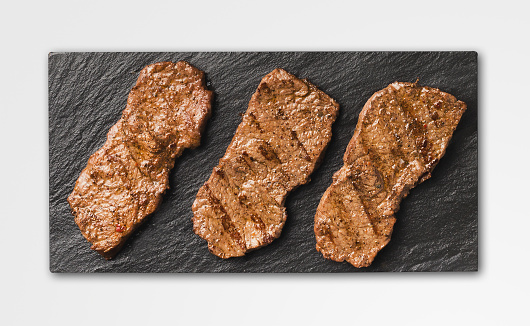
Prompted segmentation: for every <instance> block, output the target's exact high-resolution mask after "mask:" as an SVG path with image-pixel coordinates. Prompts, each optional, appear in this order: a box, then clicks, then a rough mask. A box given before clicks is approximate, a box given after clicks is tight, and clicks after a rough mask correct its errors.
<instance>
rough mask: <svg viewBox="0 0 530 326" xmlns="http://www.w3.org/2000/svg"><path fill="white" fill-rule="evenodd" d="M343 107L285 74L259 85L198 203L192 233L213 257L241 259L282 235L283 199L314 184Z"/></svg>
mask: <svg viewBox="0 0 530 326" xmlns="http://www.w3.org/2000/svg"><path fill="white" fill-rule="evenodd" d="M338 108H339V105H338V104H337V103H336V102H335V101H334V100H333V99H332V98H330V97H329V96H328V95H326V94H325V93H324V92H322V91H320V90H319V89H317V88H316V87H315V86H314V85H313V84H311V83H309V82H308V81H306V80H301V79H298V78H296V77H295V76H293V75H291V74H289V73H287V72H286V71H285V70H282V69H276V70H274V71H272V72H271V73H270V74H268V75H267V76H265V77H264V78H263V79H262V81H261V83H260V84H259V86H258V89H257V91H256V93H254V95H253V96H252V99H251V100H250V103H249V106H248V110H247V112H246V113H245V114H244V116H243V121H242V122H241V124H240V125H239V127H238V128H237V130H236V133H235V135H234V138H233V139H232V142H231V143H230V145H229V146H228V148H227V150H226V153H225V155H224V156H223V157H222V158H221V159H220V160H219V165H217V166H216V167H215V168H214V169H213V173H212V175H211V176H210V178H209V179H208V181H207V182H206V183H205V184H204V185H203V186H202V187H201V188H200V189H199V192H198V194H197V198H196V200H195V202H194V203H193V213H194V216H193V230H194V231H195V233H196V234H198V235H199V236H200V237H201V238H203V239H205V240H206V241H208V248H209V250H210V251H211V252H212V253H213V254H215V255H217V256H219V257H221V258H229V257H236V256H243V255H244V254H245V253H246V252H248V251H250V250H253V249H256V248H259V247H262V246H265V245H267V244H269V243H271V242H272V241H273V240H274V239H275V238H277V237H279V235H280V233H281V230H282V228H283V225H284V223H285V219H286V212H285V207H284V202H285V198H286V197H287V195H288V193H289V192H290V191H291V190H293V189H294V188H295V187H297V186H299V185H301V184H305V183H307V182H309V175H310V174H311V173H312V172H313V170H314V169H315V167H316V166H317V164H318V163H319V161H320V159H321V157H322V155H323V153H324V151H325V149H326V147H327V145H328V142H329V140H330V139H331V125H332V124H333V122H334V121H335V119H336V117H337V112H338Z"/></svg>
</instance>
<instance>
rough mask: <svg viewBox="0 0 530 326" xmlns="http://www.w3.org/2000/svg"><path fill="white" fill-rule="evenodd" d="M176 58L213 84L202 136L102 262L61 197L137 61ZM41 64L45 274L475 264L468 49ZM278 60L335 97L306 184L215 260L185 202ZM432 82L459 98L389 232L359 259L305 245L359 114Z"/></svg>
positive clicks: (54, 56)
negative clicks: (264, 242) (435, 152)
mask: <svg viewBox="0 0 530 326" xmlns="http://www.w3.org/2000/svg"><path fill="white" fill-rule="evenodd" d="M179 60H186V61H188V62H189V63H191V64H192V65H194V66H196V67H197V68H199V69H201V70H203V71H204V72H205V73H206V75H207V80H208V86H209V88H210V89H212V90H213V91H214V92H215V102H214V106H213V115H212V118H211V119H210V120H209V121H208V123H207V127H206V131H205V133H204V135H203V138H202V144H201V146H200V147H199V148H197V149H195V150H187V151H186V152H185V153H184V155H183V156H182V157H180V158H179V159H177V162H176V165H175V168H174V169H173V171H172V173H171V175H170V186H171V189H170V190H168V191H167V193H166V195H165V197H164V200H163V203H162V205H161V206H160V208H159V209H158V211H157V212H155V213H154V214H153V215H152V216H151V217H150V218H149V220H148V221H147V222H146V223H145V224H144V225H143V226H142V227H141V228H140V229H139V230H138V231H137V232H136V233H135V234H134V235H133V236H132V237H131V238H130V239H129V240H128V242H127V244H126V245H125V247H124V248H123V249H122V251H121V252H120V253H119V254H118V255H117V256H116V258H115V259H114V260H112V261H105V260H104V259H103V258H102V257H101V256H100V255H99V254H98V253H96V252H94V251H92V250H90V249H89V247H90V245H89V243H88V242H87V241H86V240H85V239H84V238H83V236H82V235H81V232H80V231H79V229H78V228H77V226H76V224H75V223H74V218H73V216H72V215H71V213H70V209H69V206H68V203H67V201H66V198H67V196H68V195H69V194H70V192H71V191H72V189H73V186H74V183H75V181H76V179H77V177H78V176H79V173H80V172H81V170H82V169H83V168H84V167H85V166H86V163H87V160H88V158H89V156H90V155H91V154H92V153H94V152H95V151H96V150H97V149H98V148H100V147H101V146H102V145H103V143H104V142H105V139H106V134H107V131H108V130H109V128H110V127H111V126H112V125H113V124H114V123H116V121H117V120H118V119H119V118H120V116H121V112H122V110H123V109H124V108H125V105H126V101H127V95H128V93H129V91H130V89H131V87H132V86H133V85H134V83H135V82H136V79H137V77H138V73H139V72H140V70H141V69H142V68H143V67H144V66H146V65H148V64H151V63H155V62H158V61H174V62H176V61H179ZM48 62H49V79H48V88H49V144H50V147H49V159H50V161H49V164H50V166H49V173H50V174H49V178H50V179H49V182H50V184H49V186H50V192H49V196H50V198H49V200H50V206H49V209H50V270H51V271H52V272H374V271H476V270H477V269H478V202H477V201H478V160H477V158H478V156H477V150H478V143H477V141H478V139H477V53H476V52H255V53H241V52H238V53H226V52H202V53H192V52H171V53H51V54H50V55H49V58H48ZM277 67H281V68H284V69H286V70H287V71H289V72H290V73H293V74H295V75H296V76H298V77H299V78H306V79H308V80H309V81H311V82H312V83H314V84H315V85H317V86H318V87H319V88H320V89H322V90H323V91H324V92H326V93H327V94H329V95H330V96H331V97H333V98H334V99H335V100H336V101H337V102H338V103H339V104H340V112H339V117H338V119H337V121H336V122H335V124H334V126H333V138H332V140H331V143H330V146H329V148H328V150H327V152H326V155H325V157H324V160H323V163H322V165H321V166H320V168H318V169H317V170H316V171H315V172H314V173H313V175H312V181H311V182H310V183H309V184H307V185H304V186H301V187H300V188H298V189H297V190H295V191H294V192H293V193H291V195H290V196H289V197H288V198H287V203H286V205H287V213H288V217H287V223H286V224H285V227H284V229H283V232H282V235H281V237H280V238H279V239H277V240H275V241H274V242H273V243H272V244H270V245H269V246H267V247H265V248H262V249H259V250H257V251H254V252H251V253H249V254H248V255H247V256H246V257H242V258H232V259H229V260H222V259H220V258H218V257H216V256H214V255H212V254H210V253H209V252H208V250H207V247H206V242H205V241H204V240H202V239H200V238H199V237H198V236H196V235H195V234H194V233H193V230H192V222H191V217H192V212H191V205H192V203H193V200H194V199H195V195H196V193H197V191H198V189H199V188H200V186H201V185H202V184H203V183H204V182H205V181H206V180H207V179H208V176H209V175H210V173H211V171H212V168H213V167H214V166H215V165H216V164H217V162H218V160H219V158H221V157H222V156H223V154H224V152H225V150H226V147H227V146H228V144H229V143H230V140H231V139H232V136H233V134H234V132H235V130H236V128H237V126H238V124H239V123H240V122H241V117H240V115H239V114H240V113H243V112H245V111H246V109H247V105H248V102H249V100H250V97H251V95H252V94H253V93H254V91H255V90H256V87H257V86H258V84H259V82H260V80H261V78H262V77H263V76H265V75H266V74H267V73H269V72H270V71H272V70H273V69H274V68H277ZM417 78H419V82H420V84H421V85H426V86H431V87H437V88H440V89H441V90H443V91H445V92H448V93H450V94H453V95H454V96H456V97H457V98H458V99H460V100H462V101H464V102H466V103H467V105H468V109H467V111H466V112H465V114H464V115H463V117H462V120H461V122H460V124H459V126H458V128H457V130H456V131H455V133H454V136H453V139H452V141H451V143H450V145H449V147H448V149H447V153H446V155H445V157H444V158H443V159H442V160H441V162H440V163H439V164H438V166H437V167H436V169H435V170H434V172H433V174H432V178H431V179H429V180H427V181H426V182H424V183H423V184H421V185H419V186H418V187H416V188H415V189H413V190H412V191H411V193H410V195H409V196H408V197H407V198H406V199H405V200H404V201H403V202H402V204H401V209H400V210H399V212H398V213H397V215H396V217H397V223H396V225H395V228H394V233H393V235H392V240H391V241H390V243H389V244H388V245H387V247H386V248H384V249H383V250H382V251H381V252H380V253H379V255H378V256H377V257H376V259H375V261H374V262H373V264H372V265H371V266H370V267H368V268H363V269H357V268H354V267H353V266H351V265H349V264H347V263H337V262H333V261H330V260H326V259H324V258H323V257H322V255H321V254H320V253H318V252H317V251H316V250H315V237H314V234H313V218H314V214H315V211H316V207H317V205H318V203H319V201H320V197H321V196H322V194H323V193H324V191H325V190H326V188H327V187H328V186H329V185H330V183H331V177H332V175H333V173H334V172H335V171H336V170H338V169H339V168H340V167H341V166H342V156H343V154H344V150H345V149H346V146H347V144H348V142H349V140H350V138H351V137H352V135H353V132H354V129H355V125H356V123H357V118H358V115H359V112H360V111H361V109H362V107H363V105H364V103H365V102H366V101H367V100H368V98H369V97H370V96H371V95H372V94H373V93H374V92H376V91H378V90H380V89H382V88H384V87H386V86H387V85H388V84H390V83H392V82H394V81H406V82H414V81H416V79H417Z"/></svg>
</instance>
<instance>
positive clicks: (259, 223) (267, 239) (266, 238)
mask: <svg viewBox="0 0 530 326" xmlns="http://www.w3.org/2000/svg"><path fill="white" fill-rule="evenodd" d="M246 156H248V154H246ZM236 160H237V161H238V162H239V163H244V164H245V165H247V167H248V168H249V170H250V171H251V173H252V176H255V174H254V171H253V170H252V168H251V166H250V165H249V164H248V162H247V161H246V160H245V158H244V157H243V156H239V157H238V158H237V159H236ZM214 171H215V173H216V174H218V175H219V176H220V177H222V178H224V179H225V180H226V182H228V183H229V184H230V186H231V187H232V188H233V189H240V188H239V186H238V185H236V182H235V181H234V180H232V179H231V178H230V174H229V173H225V172H224V171H222V170H221V169H218V168H216V169H215V170H214ZM231 193H232V194H233V195H234V197H236V198H237V200H238V202H239V203H240V204H241V206H242V207H245V208H246V209H247V210H248V212H245V214H241V215H239V216H241V217H242V218H243V219H246V220H248V217H250V220H251V221H252V222H253V223H254V224H255V225H256V229H258V230H260V231H262V235H263V237H262V245H266V244H269V243H271V242H272V241H273V240H274V237H272V236H271V235H269V234H268V233H267V232H266V225H265V223H264V222H263V220H262V219H261V218H260V217H259V213H258V212H257V211H256V209H257V208H256V207H254V205H253V202H252V201H251V202H250V203H247V202H245V201H247V199H248V198H247V197H246V196H245V195H243V194H241V193H240V192H239V191H238V192H237V193H236V192H234V191H233V190H232V191H231ZM219 202H220V201H219ZM271 202H274V203H277V202H276V201H275V200H274V199H272V200H271ZM225 212H226V211H225ZM247 213H248V214H247ZM227 215H228V214H227ZM223 227H224V225H223ZM241 241H243V240H241ZM243 248H245V250H246V245H245V246H244V247H243Z"/></svg>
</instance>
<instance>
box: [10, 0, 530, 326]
mask: <svg viewBox="0 0 530 326" xmlns="http://www.w3.org/2000/svg"><path fill="white" fill-rule="evenodd" d="M524 3H525V2H523V1H520V2H517V1H485V2H472V3H467V2H466V1H462V0H460V1H439V2H428V1H424V0H422V1H386V2H385V1H363V2H361V3H355V2H353V1H351V2H350V1H344V2H338V1H309V0H307V1H301V2H297V3H292V4H291V2H289V1H286V0H283V1H274V0H271V1H256V2H251V1H227V2H222V1H217V2H216V1H210V2H207V1H191V0H190V1H188V2H185V3H179V2H177V1H132V0H129V1H119V2H112V1H109V0H106V1H76V0H69V1H11V2H9V3H7V4H6V3H3V4H2V5H1V7H0V8H1V9H0V13H1V18H0V35H1V38H0V42H1V43H0V44H1V51H0V56H1V61H0V62H1V64H2V68H1V70H0V95H1V96H0V108H1V115H0V137H1V138H0V139H1V142H2V143H1V144H2V146H1V152H0V153H1V154H0V155H1V156H0V158H1V159H0V171H1V179H0V180H1V182H0V187H1V188H0V189H1V196H0V200H1V205H0V232H1V235H0V248H1V257H0V264H1V265H0V266H1V268H0V273H1V275H0V276H1V277H0V301H1V302H0V324H2V325H35V324H38V325H52V324H53V325H98V324H110V323H114V324H117V323H118V324H123V325H125V324H127V325H167V324H179V325H182V324H184V325H189V324H212V325H232V324H248V325H270V324H277V323H283V322H286V323H290V324H292V325H295V324H297V325H300V324H301V325H306V324H322V325H342V324H367V323H369V324H389V323H390V324H398V325H400V324H407V325H420V324H424V323H428V324H430V325H445V324H457V325H464V324H480V325H501V324H502V325H521V324H524V323H526V322H528V314H527V311H526V310H527V309H528V303H529V299H528V297H529V295H528V292H529V290H530V282H529V281H528V275H527V274H528V271H529V267H530V266H529V259H528V258H529V254H528V252H529V250H528V241H527V238H528V232H529V230H530V222H529V221H530V214H529V210H528V202H529V199H528V190H527V188H526V185H527V184H529V181H530V180H529V177H528V168H527V165H528V148H529V145H528V138H529V137H528V132H529V130H530V127H529V126H528V121H529V120H530V113H529V112H530V108H529V104H528V100H525V99H526V98H527V97H528V96H529V92H530V87H529V86H530V83H529V80H530V69H529V66H530V65H529V59H528V58H529V32H530V23H529V21H530V20H529V18H528V13H529V10H528V6H524ZM191 50H193V51H216V50H218V51H226V50H230V51H242V50H344V51H355V50H474V51H477V52H478V53H479V132H480V137H479V138H480V140H479V153H480V163H479V165H480V169H479V173H480V192H479V197H480V198H479V221H480V228H479V246H480V259H479V272H478V273H405V274H391V273H380V274H352V275H350V274H340V275H299V274H293V275H259V274H257V275H171V274H167V275H54V274H51V273H50V272H49V269H48V172H47V171H48V130H47V126H48V122H47V113H48V109H47V55H48V52H50V51H191Z"/></svg>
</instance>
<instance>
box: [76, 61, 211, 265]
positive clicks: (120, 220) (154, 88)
mask: <svg viewBox="0 0 530 326" xmlns="http://www.w3.org/2000/svg"><path fill="white" fill-rule="evenodd" d="M212 96H213V93H212V92H211V91H209V90H207V89H206V88H205V81H204V73H203V72H202V71H200V70H198V69H196V68H194V67H192V66H191V65H190V64H188V63H186V62H184V61H180V62H177V63H172V62H159V63H155V64H152V65H149V66H147V67H145V68H144V69H143V70H142V71H141V72H140V76H139V77H138V81H137V82H136V85H135V86H134V87H133V88H132V90H131V92H130V93H129V97H128V99H127V106H126V108H125V110H124V111H123V113H122V117H121V119H120V120H118V122H117V123H116V124H115V125H114V126H112V127H111V128H110V130H109V132H108V134H107V141H106V142H105V144H104V145H103V147H101V148H100V149H99V150H98V151H96V152H95V153H94V154H93V155H92V156H91V157H90V158H89V160H88V164H87V166H86V167H85V169H84V170H83V171H82V172H81V175H80V176H79V178H78V179H77V182H76V184H75V187H74V190H73V192H72V193H71V194H70V196H69V197H68V202H69V203H70V207H71V209H72V213H73V214H74V216H75V222H76V223H77V225H78V226H79V228H80V229H81V232H82V234H83V236H84V237H85V238H86V239H87V240H88V241H89V242H91V243H92V244H93V245H92V247H91V248H92V249H94V250H96V251H97V252H99V253H100V254H101V255H103V257H105V258H106V259H110V258H112V257H113V256H114V255H115V254H116V253H117V252H118V251H119V250H120V248H121V247H122V246H123V244H124V243H125V241H126V240H127V238H128V237H129V236H130V235H131V233H132V232H133V231H134V230H135V229H136V228H137V227H138V226H139V225H140V224H141V223H142V222H144V221H145V219H146V217H147V216H148V215H149V214H151V213H153V212H154V211H155V209H156V208H157V206H158V205H159V204H160V202H161V200H162V195H163V194H164V192H165V191H166V189H168V188H169V182H168V175H169V172H170V170H171V169H172V168H173V165H174V164H175V158H176V157H178V156H180V155H181V154H182V152H183V150H184V149H185V148H194V147H196V146H198V145H199V143H200V137H201V131H202V130H203V129H204V125H205V123H206V120H207V119H208V117H209V116H210V112H211V100H212Z"/></svg>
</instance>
